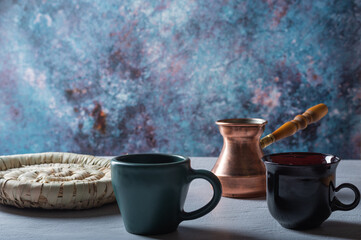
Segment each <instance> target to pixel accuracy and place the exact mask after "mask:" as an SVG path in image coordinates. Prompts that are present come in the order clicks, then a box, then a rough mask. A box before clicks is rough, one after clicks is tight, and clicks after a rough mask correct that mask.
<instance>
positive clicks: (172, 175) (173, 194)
mask: <svg viewBox="0 0 361 240" xmlns="http://www.w3.org/2000/svg"><path fill="white" fill-rule="evenodd" d="M111 174H112V185H113V189H114V194H115V197H116V199H117V203H118V206H119V209H120V212H121V215H122V219H123V222H124V225H125V228H126V230H127V231H128V232H130V233H134V234H141V235H149V234H163V233H168V232H172V231H175V230H176V229H177V227H178V225H179V223H180V222H182V221H184V220H191V219H196V218H199V217H201V216H203V215H205V214H207V213H209V212H210V211H212V210H213V209H214V208H215V207H216V205H217V204H218V202H219V200H220V198H221V195H222V188H221V183H220V181H219V180H218V178H217V177H216V176H215V175H214V174H213V173H212V172H210V171H206V170H194V169H192V168H191V166H190V159H189V158H186V157H183V156H179V155H167V154H150V153H149V154H131V155H124V156H118V157H116V158H114V159H112V160H111ZM196 178H203V179H205V180H207V181H209V182H210V183H211V185H212V187H213V191H214V194H213V197H212V199H211V200H210V201H209V202H208V203H207V204H206V205H205V206H203V207H202V208H200V209H198V210H195V211H192V212H185V211H184V210H183V206H184V202H185V199H186V196H187V192H188V188H189V185H190V183H191V181H192V180H194V179H196Z"/></svg>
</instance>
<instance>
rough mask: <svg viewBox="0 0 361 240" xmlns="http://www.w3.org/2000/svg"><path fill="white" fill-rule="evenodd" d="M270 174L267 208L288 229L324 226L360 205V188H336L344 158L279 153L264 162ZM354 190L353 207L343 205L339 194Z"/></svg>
mask: <svg viewBox="0 0 361 240" xmlns="http://www.w3.org/2000/svg"><path fill="white" fill-rule="evenodd" d="M262 160H263V161H264V163H265V166H266V169H267V171H266V174H267V191H266V192H267V205H268V209H269V211H270V213H271V215H272V216H273V217H274V218H275V219H276V220H277V221H278V222H279V223H280V224H281V225H282V226H283V227H285V228H292V229H308V228H313V227H317V226H319V225H320V224H322V223H323V222H324V221H325V220H326V219H327V218H328V217H329V216H330V214H331V213H332V212H333V211H336V210H342V211H348V210H351V209H354V208H355V207H356V206H357V205H358V203H359V201H360V192H359V190H358V189H357V187H356V186H354V185H352V184H350V183H343V184H341V185H340V186H338V187H336V168H337V165H338V163H339V162H340V158H338V157H336V156H332V155H329V154H322V153H307V152H298V153H278V154H271V155H266V156H264V157H263V158H262ZM342 188H349V189H351V190H352V191H353V192H354V194H355V198H354V201H353V202H352V203H351V204H344V203H342V202H340V200H339V199H337V197H336V196H335V193H336V192H338V191H339V190H341V189H342Z"/></svg>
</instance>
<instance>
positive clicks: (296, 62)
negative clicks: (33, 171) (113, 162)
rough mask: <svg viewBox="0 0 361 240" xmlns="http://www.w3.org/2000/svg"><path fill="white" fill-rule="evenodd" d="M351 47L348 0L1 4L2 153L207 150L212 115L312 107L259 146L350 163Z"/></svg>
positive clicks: (287, 114)
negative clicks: (311, 118) (293, 127)
mask: <svg viewBox="0 0 361 240" xmlns="http://www.w3.org/2000/svg"><path fill="white" fill-rule="evenodd" d="M360 39H361V1H356V0H355V1H351V0H344V1H323V0H316V1H284V0H267V1H266V0H265V1H253V0H248V1H235V0H228V1H226V0H224V1H221V0H208V1H201V0H198V1H196V0H182V1H146V0H143V1H139V0H123V1H118V0H117V1H115V0H114V1H104V0H89V1H86V0H79V1H46V0H42V1H40V0H29V1H20V0H19V1H15V0H14V1H9V0H1V1H0V84H1V89H0V112H1V118H0V154H15V153H28V152H43V151H69V152H79V153H89V154H98V155H118V154H124V153H135V152H167V153H178V154H184V155H188V156H218V155H219V153H220V150H221V147H222V145H223V140H222V137H221V135H220V134H219V132H218V128H217V126H216V125H215V124H214V122H215V121H216V120H218V119H222V118H236V117H237V118H240V117H260V118H264V119H267V120H268V122H269V123H268V125H267V127H266V131H265V134H268V133H270V132H272V131H273V130H275V129H276V128H277V127H279V126H280V125H281V124H282V123H284V122H285V121H288V120H291V119H293V117H294V116H295V115H297V114H300V113H302V112H303V111H304V110H306V109H307V108H309V107H311V106H313V105H316V104H318V103H320V102H323V103H325V104H327V105H328V106H329V114H328V115H327V116H326V117H325V118H324V119H323V120H321V121H320V122H319V123H316V124H313V125H311V126H309V128H308V129H306V130H304V131H302V132H299V133H297V134H296V135H294V136H293V137H290V138H287V139H284V140H282V141H280V142H278V143H276V144H274V145H272V146H270V147H269V148H267V149H266V150H265V152H266V153H270V152H280V151H318V152H325V153H333V154H337V155H340V156H341V157H343V158H360V157H361V156H360V148H361V147H360V141H361V108H360V101H361V90H360V81H361V40H360Z"/></svg>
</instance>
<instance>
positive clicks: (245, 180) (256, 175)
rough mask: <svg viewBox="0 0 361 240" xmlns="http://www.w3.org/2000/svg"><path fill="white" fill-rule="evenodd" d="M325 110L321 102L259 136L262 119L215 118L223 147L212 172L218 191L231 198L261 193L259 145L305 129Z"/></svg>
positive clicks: (263, 183) (263, 181)
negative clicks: (219, 186)
mask: <svg viewBox="0 0 361 240" xmlns="http://www.w3.org/2000/svg"><path fill="white" fill-rule="evenodd" d="M327 112H328V108H327V106H326V105H325V104H323V103H321V104H318V105H316V106H313V107H311V108H309V109H308V110H307V111H306V112H304V113H303V114H302V115H297V116H296V117H295V118H294V119H293V120H292V121H289V122H286V123H285V124H283V125H282V126H281V127H279V128H278V129H277V130H276V131H274V132H273V133H272V134H269V135H267V136H265V137H264V138H262V139H261V140H260V138H261V135H262V133H263V131H264V129H265V125H266V124H267V121H266V120H263V119H260V118H235V119H223V120H219V121H217V122H216V124H217V125H218V126H219V131H220V133H221V135H222V136H223V148H222V151H221V154H220V155H219V158H218V160H217V162H216V164H215V165H214V167H213V169H212V172H213V173H214V174H215V175H217V177H218V178H219V179H220V181H221V183H222V191H223V194H222V195H223V196H224V197H234V198H250V197H260V196H264V195H265V193H266V175H265V173H266V172H265V167H264V164H263V163H262V161H261V157H262V156H263V152H262V149H263V148H265V147H267V146H269V145H270V144H272V143H274V142H276V141H278V140H280V139H283V138H285V137H288V136H291V135H293V134H295V133H296V132H297V131H298V130H301V129H305V128H306V127H307V126H308V125H309V124H311V123H314V122H317V121H318V120H320V119H321V118H323V117H324V116H325V115H326V114H327Z"/></svg>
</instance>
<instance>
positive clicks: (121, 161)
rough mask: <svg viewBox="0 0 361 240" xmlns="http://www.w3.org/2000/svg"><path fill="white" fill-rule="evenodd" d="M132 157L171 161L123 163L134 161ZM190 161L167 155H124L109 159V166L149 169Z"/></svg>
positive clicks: (178, 156) (180, 156)
mask: <svg viewBox="0 0 361 240" xmlns="http://www.w3.org/2000/svg"><path fill="white" fill-rule="evenodd" d="M134 157H162V158H164V157H166V158H169V159H173V161H169V162H161V163H145V162H135V161H133V162H132V161H129V160H127V161H125V160H126V159H128V158H129V159H132V158H133V159H134ZM189 161H190V159H189V158H188V157H185V156H182V155H177V154H167V153H134V154H125V155H120V156H116V157H114V158H112V159H111V164H113V165H114V164H116V165H124V166H134V167H144V166H146V167H149V166H173V165H179V164H184V163H186V162H189Z"/></svg>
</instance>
